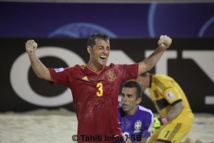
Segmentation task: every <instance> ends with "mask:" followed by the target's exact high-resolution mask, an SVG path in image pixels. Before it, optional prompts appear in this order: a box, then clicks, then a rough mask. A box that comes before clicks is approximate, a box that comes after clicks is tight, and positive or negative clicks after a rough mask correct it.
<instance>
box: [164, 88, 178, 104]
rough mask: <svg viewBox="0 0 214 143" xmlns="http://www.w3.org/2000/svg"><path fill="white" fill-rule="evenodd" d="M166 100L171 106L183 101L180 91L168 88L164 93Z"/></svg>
mask: <svg viewBox="0 0 214 143" xmlns="http://www.w3.org/2000/svg"><path fill="white" fill-rule="evenodd" d="M163 96H164V98H165V99H166V100H167V101H168V103H169V104H171V105H173V103H177V101H179V100H182V99H181V96H180V95H179V93H178V91H177V90H176V89H175V88H172V87H170V88H167V89H166V90H165V91H164V93H163Z"/></svg>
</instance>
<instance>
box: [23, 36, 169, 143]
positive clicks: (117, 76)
mask: <svg viewBox="0 0 214 143" xmlns="http://www.w3.org/2000/svg"><path fill="white" fill-rule="evenodd" d="M171 43H172V40H171V38H170V37H168V36H166V35H162V36H160V39H159V40H158V47H157V48H156V49H155V50H154V52H153V53H152V54H151V55H150V56H149V57H147V58H145V59H144V60H143V61H141V62H139V63H135V64H113V63H111V64H110V65H106V63H107V60H108V57H109V54H110V50H111V47H110V41H109V37H108V36H107V35H105V34H100V33H96V34H93V35H91V36H90V37H89V39H88V43H87V52H88V53H89V61H88V63H87V64H83V65H73V66H72V67H67V68H47V67H46V66H45V65H44V64H43V63H42V62H41V61H40V60H39V58H38V57H37V55H36V48H37V43H36V42H35V41H34V40H28V41H27V42H26V44H25V48H26V52H27V54H28V57H29V60H30V62H31V66H32V69H33V71H34V72H35V74H36V75H37V76H38V77H39V78H41V79H44V80H47V81H51V82H53V83H54V84H59V85H63V86H66V87H68V88H70V89H71V92H72V96H73V100H74V104H75V109H76V114H77V119H78V129H77V132H78V133H77V135H78V143H87V142H90V143H93V142H96V143H97V142H100V143H101V142H103V143H110V142H111V143H112V142H114V143H123V142H124V141H123V138H122V133H121V129H120V126H119V124H118V110H117V107H118V93H119V88H120V85H121V83H122V82H124V81H126V80H128V79H134V78H137V76H138V75H140V74H142V73H144V72H147V71H149V70H150V69H151V68H153V67H154V66H155V65H156V63H157V62H158V60H159V59H160V58H161V56H162V55H163V53H164V51H165V50H166V49H167V48H168V47H169V46H170V45H171Z"/></svg>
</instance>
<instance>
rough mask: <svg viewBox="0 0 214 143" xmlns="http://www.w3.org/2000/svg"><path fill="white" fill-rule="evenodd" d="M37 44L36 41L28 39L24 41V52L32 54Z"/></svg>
mask: <svg viewBox="0 0 214 143" xmlns="http://www.w3.org/2000/svg"><path fill="white" fill-rule="evenodd" d="M37 46H38V45H37V43H36V42H35V41H34V40H28V41H27V42H26V43H25V48H26V52H27V53H28V54H32V53H33V52H34V51H35V50H36V48H37Z"/></svg>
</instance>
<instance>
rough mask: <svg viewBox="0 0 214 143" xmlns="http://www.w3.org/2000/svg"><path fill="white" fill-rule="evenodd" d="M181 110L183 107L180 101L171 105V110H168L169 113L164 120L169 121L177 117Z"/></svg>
mask: <svg viewBox="0 0 214 143" xmlns="http://www.w3.org/2000/svg"><path fill="white" fill-rule="evenodd" d="M183 108H184V105H183V103H182V101H181V102H178V103H176V104H175V105H173V106H172V108H171V109H170V110H169V112H168V113H167V115H166V118H167V119H168V121H171V120H173V119H174V118H175V117H177V116H178V115H179V114H180V113H181V111H182V110H183Z"/></svg>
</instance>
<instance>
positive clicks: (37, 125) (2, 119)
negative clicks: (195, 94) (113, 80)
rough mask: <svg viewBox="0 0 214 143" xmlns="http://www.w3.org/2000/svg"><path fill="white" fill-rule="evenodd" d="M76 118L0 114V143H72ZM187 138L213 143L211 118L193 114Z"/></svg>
mask: <svg viewBox="0 0 214 143" xmlns="http://www.w3.org/2000/svg"><path fill="white" fill-rule="evenodd" d="M76 132H77V118H76V114H75V113H74V112H70V111H68V110H66V109H59V110H46V109H41V110H36V111H30V112H24V113H14V112H7V113H4V114H3V113H1V114H0V143H74V142H75V141H74V139H75V135H76V134H77V133H76ZM187 136H188V137H191V138H193V139H194V140H195V139H201V140H202V141H203V142H204V143H214V115H213V114H209V113H203V114H195V121H194V124H193V128H192V130H191V132H190V133H189V134H188V135H187Z"/></svg>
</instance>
